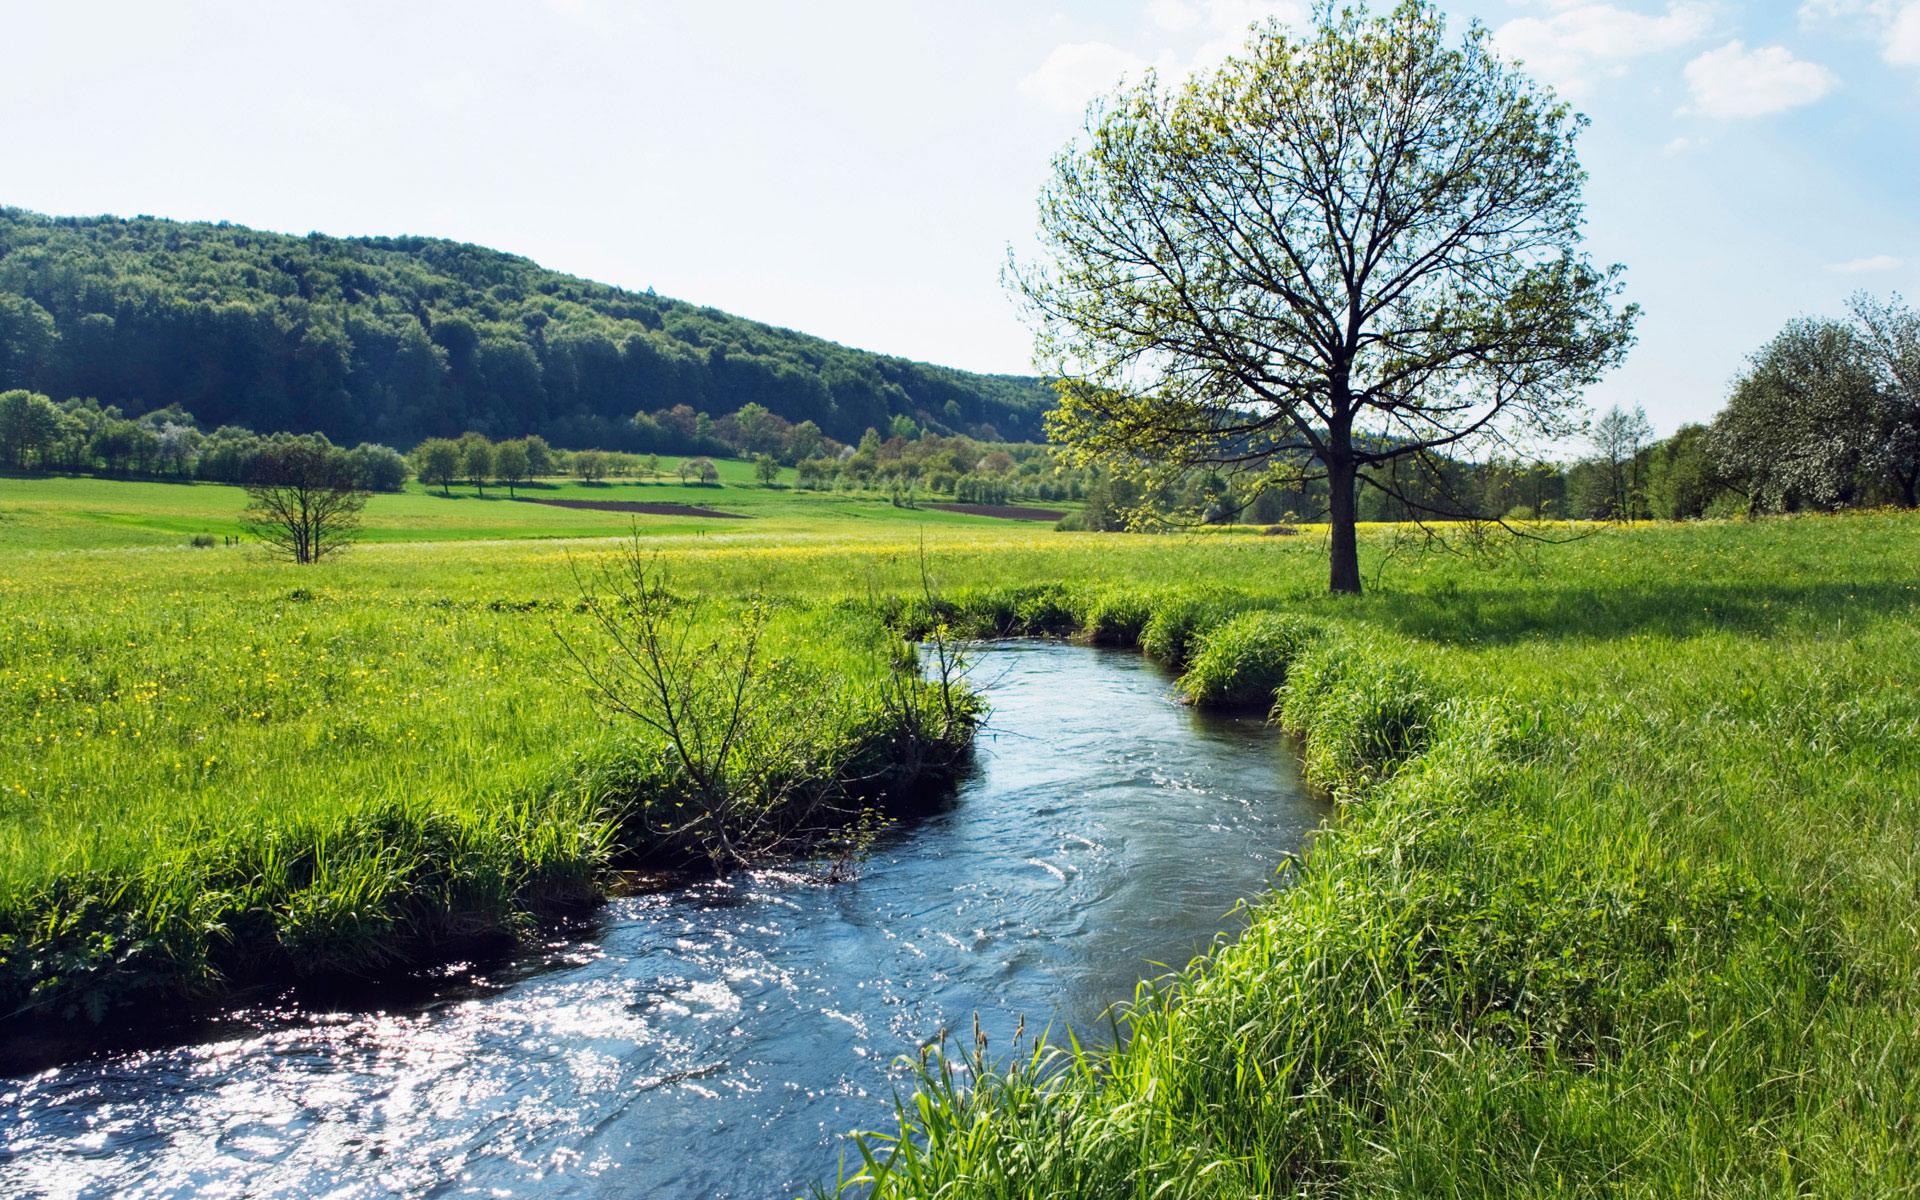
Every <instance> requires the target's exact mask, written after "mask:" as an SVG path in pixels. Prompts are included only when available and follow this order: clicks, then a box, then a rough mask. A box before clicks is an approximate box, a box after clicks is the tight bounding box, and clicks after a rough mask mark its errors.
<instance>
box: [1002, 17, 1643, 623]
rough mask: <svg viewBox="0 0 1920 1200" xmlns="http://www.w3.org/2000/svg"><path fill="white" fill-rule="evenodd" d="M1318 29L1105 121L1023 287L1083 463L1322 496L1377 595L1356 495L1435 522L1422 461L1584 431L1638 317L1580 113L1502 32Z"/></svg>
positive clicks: (1059, 187) (1266, 43) (1052, 195)
mask: <svg viewBox="0 0 1920 1200" xmlns="http://www.w3.org/2000/svg"><path fill="white" fill-rule="evenodd" d="M1320 14H1321V15H1320V17H1319V20H1318V24H1317V27H1316V28H1314V29H1312V30H1310V31H1309V32H1308V33H1307V34H1306V35H1305V36H1303V37H1299V38H1295V37H1292V36H1289V35H1288V34H1286V33H1285V32H1284V31H1283V30H1282V29H1281V28H1280V27H1278V26H1274V25H1269V26H1267V27H1265V28H1263V29H1259V30H1256V31H1255V33H1254V35H1253V37H1252V40H1251V41H1250V42H1249V43H1248V45H1247V46H1246V48H1245V50H1244V51H1243V52H1242V53H1241V55H1240V56H1239V57H1237V58H1232V59H1229V60H1228V61H1227V62H1226V63H1225V64H1224V65H1223V66H1222V67H1221V68H1220V69H1219V70H1218V71H1217V72H1215V73H1214V74H1213V75H1211V76H1209V77H1203V78H1199V79H1196V80H1194V81H1193V82H1191V83H1188V84H1185V85H1183V86H1180V87H1176V88H1167V87H1163V86H1161V85H1160V84H1159V82H1158V81H1157V80H1155V79H1154V78H1152V77H1151V76H1150V77H1149V78H1148V79H1147V80H1146V82H1144V83H1143V84H1141V85H1139V86H1137V87H1132V88H1128V89H1123V90H1121V91H1120V92H1118V93H1116V94H1115V95H1113V96H1112V97H1110V98H1109V99H1107V100H1106V101H1104V102H1102V103H1101V104H1100V105H1098V106H1096V107H1095V108H1094V109H1093V110H1092V112H1091V113H1090V116H1089V128H1088V132H1087V137H1086V140H1085V141H1084V143H1081V144H1076V145H1074V146H1072V147H1070V148H1069V149H1068V150H1067V151H1066V152H1065V153H1063V154H1062V155H1061V156H1060V157H1059V158H1058V159H1057V160H1056V161H1055V163H1054V174H1053V178H1052V180H1051V182H1050V183H1049V184H1048V185H1047V187H1046V189H1045V190H1044V192H1043V194H1042V196H1041V200H1040V234H1041V244H1042V247H1043V259H1042V261H1041V262H1040V263H1038V264H1036V265H1033V266H1027V267H1018V266H1017V267H1015V268H1014V269H1013V270H1012V272H1011V273H1010V282H1011V283H1012V285H1013V286H1014V288H1015V290H1016V291H1018V292H1019V293H1020V294H1021V295H1022V296H1023V298H1024V299H1025V301H1026V302H1027V305H1028V308H1029V311H1030V314H1031V315H1032V317H1033V320H1034V324H1035V326H1036V329H1037V331H1038V338H1037V351H1038V353H1037V357H1038V358H1039V359H1040V360H1041V362H1042V365H1043V366H1044V367H1045V368H1046V370H1047V372H1048V373H1050V374H1052V375H1054V376H1055V377H1056V378H1058V379H1060V380H1061V381H1062V382H1061V384H1060V385H1059V390H1060V396H1061V401H1060V407H1059V408H1058V409H1057V410H1056V412H1055V413H1053V414H1051V415H1050V417H1049V428H1050V431H1051V432H1052V434H1053V435H1054V436H1055V437H1056V438H1057V439H1059V440H1061V441H1063V442H1064V443H1065V444H1066V445H1067V447H1068V449H1069V454H1070V455H1071V456H1072V457H1073V458H1074V459H1076V460H1078V461H1080V462H1082V463H1097V464H1102V465H1105V466H1107V467H1109V468H1111V469H1113V470H1116V471H1122V472H1130V473H1134V474H1138V475H1142V476H1145V477H1146V478H1145V480H1144V482H1146V483H1147V485H1148V486H1147V487H1146V488H1144V489H1143V494H1146V495H1153V494H1157V493H1158V492H1160V491H1161V490H1162V489H1161V487H1160V486H1159V485H1160V484H1164V483H1170V482H1174V481H1176V480H1177V479H1178V477H1180V476H1183V475H1185V474H1188V473H1190V472H1193V471H1196V470H1197V471H1204V472H1208V473H1220V474H1224V475H1232V474H1236V473H1241V472H1248V473H1261V474H1265V475H1266V476H1268V479H1269V481H1272V482H1286V483H1290V484H1298V483H1299V482H1301V480H1302V479H1303V478H1306V477H1310V478H1317V479H1324V480H1325V481H1326V483H1327V487H1328V492H1329V501H1328V515H1329V522H1330V537H1329V539H1328V541H1329V549H1330V562H1329V584H1330V586H1331V588H1332V590H1334V591H1336V592H1358V591H1359V590H1360V565H1359V552H1358V545H1357V540H1356V523H1357V520H1358V505H1357V498H1356V491H1357V489H1358V487H1360V486H1361V485H1362V484H1366V485H1370V486H1372V487H1375V488H1377V489H1379V490H1381V491H1383V492H1386V493H1388V494H1389V495H1392V496H1394V497H1395V498H1396V499H1397V500H1400V501H1402V502H1405V503H1407V504H1408V505H1409V506H1410V507H1413V508H1416V509H1420V508H1424V507H1425V506H1424V505H1419V504H1415V502H1414V499H1412V498H1409V497H1408V496H1407V495H1406V494H1404V492H1403V491H1402V490H1401V489H1399V487H1398V485H1397V484H1396V482H1395V480H1396V479H1397V478H1400V477H1401V476H1402V475H1404V474H1405V472H1401V471H1396V470H1394V464H1395V463H1396V462H1397V461H1398V460H1401V459H1412V460H1415V462H1416V464H1424V466H1423V469H1422V471H1420V472H1416V473H1419V474H1426V475H1433V476H1440V475H1443V474H1444V473H1445V472H1444V468H1443V466H1442V464H1440V463H1438V462H1437V461H1436V460H1437V459H1438V458H1439V456H1441V455H1443V454H1447V455H1460V454H1476V453H1479V454H1487V453H1493V452H1496V451H1498V452H1505V453H1508V454H1511V453H1514V452H1516V451H1517V449H1518V448H1519V446H1520V443H1522V442H1523V441H1533V440H1539V441H1545V440H1548V439H1552V438H1557V437H1561V436H1565V435H1567V434H1569V433H1571V432H1573V430H1574V429H1575V428H1577V425H1578V421H1577V417H1578V415H1579V411H1580V408H1581V404H1580V394H1581V392H1582V390H1583V389H1584V388H1585V387H1586V386H1587V385H1588V384H1590V383H1592V382H1593V381H1594V380H1595V379H1596V378H1597V377H1598V376H1599V374H1600V373H1601V372H1602V371H1603V370H1604V369H1606V368H1607V367H1609V366H1611V365H1613V364H1614V363H1615V362H1617V361H1618V360H1619V358H1620V357H1621V356H1622V355H1623V354H1624V352H1625V349H1626V347H1627V345H1628V344H1629V342H1630V340H1631V329H1632V322H1633V318H1634V316H1635V311H1636V310H1634V309H1633V308H1631V307H1628V308H1626V309H1624V310H1621V311H1619V312H1616V311H1615V310H1614V308H1613V301H1614V299H1615V298H1616V296H1617V294H1618V291H1619V287H1620V285H1619V281H1618V271H1619V268H1617V267H1616V268H1610V269H1596V268H1595V267H1593V266H1592V265H1590V264H1589V263H1588V261H1587V259H1586V258H1585V256H1584V255H1583V254H1582V252H1581V248H1580V246H1581V235H1582V223H1583V217H1582V206H1581V199H1580V192H1581V185H1582V183H1583V182H1584V180H1585V174H1584V172H1583V171H1582V170H1581V168H1580V164H1579V161H1578V160H1577V158H1576V157H1575V155H1574V140H1575V137H1576V135H1577V134H1578V132H1579V131H1580V129H1581V127H1582V125H1583V124H1584V121H1583V119H1582V118H1580V117H1578V116H1576V115H1575V114H1574V113H1573V112H1572V111H1571V110H1570V109H1569V108H1567V106H1566V105H1564V104H1561V103H1559V102H1558V101H1556V100H1555V99H1554V97H1553V96H1552V95H1551V94H1550V93H1548V92H1546V91H1544V90H1543V89H1541V88H1539V87H1537V86H1536V85H1534V84H1533V83H1532V82H1531V81H1529V80H1528V79H1527V78H1526V77H1525V76H1523V75H1521V74H1519V73H1518V72H1516V71H1515V70H1514V69H1513V68H1512V67H1510V66H1509V65H1507V64H1506V63H1504V62H1502V61H1501V60H1500V58H1499V57H1498V56H1497V55H1496V54H1495V52H1494V50H1493V47H1492V44H1491V37H1490V35H1489V34H1488V33H1487V31H1486V30H1485V29H1484V28H1482V27H1480V26H1478V25H1475V26H1471V27H1470V28H1469V29H1468V31H1467V33H1466V36H1465V38H1464V39H1463V40H1462V41H1460V42H1459V43H1458V44H1450V43H1449V42H1448V40H1447V37H1446V21H1445V18H1444V17H1443V16H1442V14H1441V12H1440V10H1439V9H1438V8H1437V7H1436V6H1435V5H1433V4H1431V3H1426V2H1423V0H1408V2H1407V3H1403V4H1401V5H1399V6H1398V7H1397V8H1395V9H1394V10H1393V12H1392V13H1390V14H1387V15H1384V16H1374V15H1370V14H1369V13H1368V12H1367V11H1366V9H1365V7H1364V6H1357V7H1355V8H1341V9H1334V8H1332V7H1331V6H1327V7H1322V8H1321V9H1320ZM1303 463H1304V464H1307V465H1306V466H1305V467H1304V468H1303V467H1302V466H1301V464H1303ZM1428 511H1431V510H1430V509H1429V510H1428Z"/></svg>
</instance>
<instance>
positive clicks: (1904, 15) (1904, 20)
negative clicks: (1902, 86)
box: [1880, 0, 1920, 67]
mask: <svg viewBox="0 0 1920 1200" xmlns="http://www.w3.org/2000/svg"><path fill="white" fill-rule="evenodd" d="M1880 53H1881V56H1882V57H1884V58H1885V59H1886V60H1887V61H1888V62H1890V63H1892V64H1894V65H1895V66H1899V67H1920V0H1914V2H1913V3H1910V4H1907V5H1905V6H1904V7H1902V8H1901V9H1900V11H1899V12H1897V13H1895V14H1894V17H1893V21H1892V23H1891V24H1889V25H1888V26H1887V32H1886V33H1885V34H1884V35H1883V36H1882V39H1881V42H1880Z"/></svg>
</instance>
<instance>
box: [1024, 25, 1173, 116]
mask: <svg viewBox="0 0 1920 1200" xmlns="http://www.w3.org/2000/svg"><path fill="white" fill-rule="evenodd" d="M1146 65H1147V60H1146V59H1144V58H1141V57H1140V56H1139V55H1138V54H1135V53H1133V52H1132V51H1130V50H1122V49H1121V48H1120V47H1118V46H1116V45H1114V44H1112V43H1111V42H1068V43H1066V44H1064V45H1060V46H1055V47H1054V48H1053V53H1051V54H1049V55H1047V58H1046V61H1045V62H1043V63H1041V64H1040V65H1039V66H1038V67H1036V68H1034V70H1033V72H1032V73H1031V74H1029V75H1028V76H1027V77H1026V78H1025V79H1022V80H1021V81H1020V91H1021V93H1022V94H1023V95H1027V96H1031V97H1033V98H1034V99H1035V100H1038V101H1040V102H1041V103H1042V104H1045V105H1046V106H1048V107H1049V108H1057V109H1060V110H1061V111H1063V112H1079V111H1080V110H1081V109H1082V108H1085V107H1086V104H1087V101H1089V100H1091V99H1093V98H1094V97H1095V96H1098V95H1100V94H1101V93H1103V92H1106V91H1110V90H1111V89H1112V88H1113V86H1114V85H1115V84H1117V83H1119V82H1120V80H1121V78H1122V77H1123V76H1128V75H1136V74H1138V73H1139V72H1140V71H1141V70H1143V69H1144V68H1145V67H1146Z"/></svg>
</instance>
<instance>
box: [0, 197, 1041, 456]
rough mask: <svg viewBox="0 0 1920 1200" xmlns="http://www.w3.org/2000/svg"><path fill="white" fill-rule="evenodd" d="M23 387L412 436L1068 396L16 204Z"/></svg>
mask: <svg viewBox="0 0 1920 1200" xmlns="http://www.w3.org/2000/svg"><path fill="white" fill-rule="evenodd" d="M15 387H24V388H30V389H32V390H34V391H37V392H43V393H46V394H47V395H50V396H53V397H56V398H63V397H68V396H83V397H93V398H95V399H98V400H99V401H100V402H101V403H103V404H112V405H118V406H119V407H120V408H122V409H123V410H124V411H125V412H126V414H127V415H128V416H130V417H131V416H138V415H140V414H142V413H145V412H147V411H150V410H152V409H158V408H162V407H165V406H168V405H178V406H179V407H180V408H182V409H184V410H186V411H188V412H190V413H192V414H193V415H194V416H195V417H196V418H197V419H198V420H199V422H200V424H201V425H202V426H204V427H206V428H212V427H214V426H216V425H221V424H235V425H245V426H248V427H250V428H253V429H256V430H261V431H273V430H291V431H295V432H307V431H316V430H317V431H319V432H321V433H324V434H326V435H327V436H328V437H330V438H332V439H334V440H335V441H337V442H341V443H345V444H351V443H353V442H356V441H359V440H363V439H365V440H372V441H380V442H386V443H390V444H395V445H401V446H405V445H408V444H411V443H412V442H414V441H416V440H418V439H420V438H423V437H428V436H436V435H454V434H458V433H460V432H462V431H464V430H468V429H473V430H478V431H480V432H483V433H488V434H492V435H494V436H499V437H508V436H518V435H522V434H528V433H539V434H543V435H545V436H546V437H547V438H549V439H550V440H552V441H554V442H556V443H558V444H560V445H579V446H590V445H596V446H602V447H607V448H619V447H621V445H622V443H623V441H624V440H626V439H629V438H630V437H631V436H632V430H633V428H634V427H633V425H632V424H631V423H630V420H629V419H630V418H631V417H632V416H633V415H634V413H636V412H653V411H657V410H661V409H670V408H673V407H674V406H676V405H688V406H691V408H692V409H693V410H695V412H698V413H703V414H710V415H711V416H713V417H716V418H717V417H720V416H722V415H724V414H726V413H731V412H733V411H735V410H736V409H738V408H740V407H741V406H742V405H745V404H748V403H758V404H761V405H764V406H765V407H766V408H768V409H770V410H772V411H773V412H775V413H777V414H779V415H780V416H782V417H785V418H786V419H787V420H789V421H792V422H795V423H798V422H800V421H804V420H812V421H814V422H815V423H817V424H818V426H819V427H820V429H821V430H822V431H824V432H825V433H826V434H827V435H828V436H829V437H834V438H838V439H840V440H842V441H848V442H852V441H857V440H858V439H859V438H860V436H861V434H862V433H863V432H864V431H865V430H866V429H867V428H869V427H876V428H880V429H883V430H884V429H885V428H886V427H887V426H888V423H889V421H890V420H891V419H892V418H894V417H896V416H901V415H904V416H907V417H910V418H912V419H913V420H914V421H915V422H916V423H918V424H919V425H920V426H921V427H923V428H928V429H932V430H935V431H940V432H952V433H965V434H970V435H973V436H976V437H983V438H987V439H989V440H995V439H999V438H1006V439H1014V440H1020V439H1030V438H1038V436H1039V435H1040V414H1041V413H1042V412H1043V411H1044V410H1045V408H1046V407H1047V406H1048V405H1049V403H1050V402H1051V395H1050V393H1049V392H1048V390H1047V389H1046V387H1045V386H1044V385H1043V384H1042V383H1041V382H1040V381H1039V380H1037V379H1030V378H1020V377H1012V376H992V375H976V374H970V373H968V372H964V371H957V370H952V369H949V368H945V367H936V366H929V365H927V364H924V363H916V362H910V361H907V360H905V359H900V358H890V357H886V356H884V355H879V354H872V353H867V352H863V351H859V350H852V349H849V348H847V347H845V346H840V345H837V344H835V343H833V342H828V341H825V340H822V339H820V338H815V337H809V336H807V335H805V334H800V333H795V332H792V331H790V330H785V329H777V328H774V327H772V326H768V325H762V324H758V323H756V322H753V321H747V320H743V319H741V318H739V317H735V316H731V315H729V314H727V313H723V312H719V311H717V310H715V309H711V308H700V307H696V306H694V305H691V304H686V303H683V302H681V301H677V300H668V299H665V298H663V297H659V296H656V295H654V294H652V293H651V292H647V293H636V292H629V291H623V290H621V289H619V288H615V287H609V286H607V285H604V284H598V283H592V282H589V281H588V280H584V279H579V278H576V277H574V276H571V275H562V274H560V273H558V272H555V271H549V270H545V269H543V268H542V267H540V266H539V265H537V264H535V263H533V262H531V261H530V260H528V259H525V258H520V257H517V256H515V255H511V254H503V253H500V252H499V251H495V250H488V249H484V248H482V247H479V246H471V245H464V244H461V243H457V242H450V241H444V240H439V239H435V238H426V237H400V238H335V237H325V236H322V235H319V234H310V235H308V236H306V237H295V236H291V235H286V234H275V233H260V232H257V231H254V230H251V229H245V228H241V227H239V226H235V225H227V224H219V225H210V224H200V223H186V222H177V221H166V220H157V219H154V218H149V217H140V218H136V219H133V220H121V219H118V218H111V217H85V218H68V217H45V216H41V215H39V214H36V213H31V212H26V211H23V210H20V209H0V391H3V390H5V389H7V388H15ZM683 411H684V410H683Z"/></svg>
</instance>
